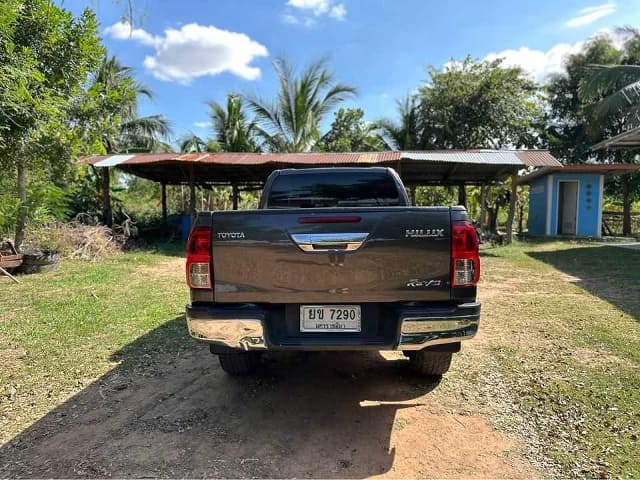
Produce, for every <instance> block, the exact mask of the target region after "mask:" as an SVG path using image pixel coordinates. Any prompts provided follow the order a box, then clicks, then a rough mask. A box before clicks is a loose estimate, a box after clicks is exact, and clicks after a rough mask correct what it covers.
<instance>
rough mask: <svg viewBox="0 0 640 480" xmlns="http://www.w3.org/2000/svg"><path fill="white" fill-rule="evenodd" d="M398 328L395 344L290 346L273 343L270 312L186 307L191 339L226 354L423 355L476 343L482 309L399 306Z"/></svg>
mask: <svg viewBox="0 0 640 480" xmlns="http://www.w3.org/2000/svg"><path fill="white" fill-rule="evenodd" d="M392 311H393V312H394V313H393V316H394V317H395V318H393V319H389V320H390V321H393V322H396V323H397V325H398V328H397V334H396V335H395V336H394V338H393V339H390V338H389V339H386V340H385V339H382V340H380V339H373V340H371V339H359V338H349V337H346V336H341V335H342V334H340V333H338V334H334V335H332V336H331V338H319V337H317V336H313V334H312V335H309V336H307V337H303V336H299V337H296V338H295V339H294V340H292V341H288V342H272V341H270V338H269V321H270V315H271V314H272V313H271V312H270V311H269V310H268V309H265V308H262V307H259V306H256V305H251V304H247V305H229V306H219V304H217V305H215V306H212V305H207V304H195V305H187V308H186V317H187V326H188V328H189V334H190V335H191V336H192V337H194V338H196V339H198V340H202V341H205V342H208V343H210V344H212V345H213V346H215V347H216V348H218V349H219V350H221V351H224V350H421V349H423V348H425V347H430V346H435V345H445V344H452V343H458V342H460V341H462V340H468V339H470V338H473V337H474V336H475V334H476V332H477V331H478V325H479V322H480V303H478V302H473V303H464V304H459V305H446V306H442V305H437V306H428V305H424V304H417V305H407V304H402V305H398V306H394V307H393V309H392Z"/></svg>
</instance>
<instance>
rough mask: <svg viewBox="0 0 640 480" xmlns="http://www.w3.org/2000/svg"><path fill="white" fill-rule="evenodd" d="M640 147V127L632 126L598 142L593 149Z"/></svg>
mask: <svg viewBox="0 0 640 480" xmlns="http://www.w3.org/2000/svg"><path fill="white" fill-rule="evenodd" d="M619 148H620V149H623V148H627V149H634V148H640V127H636V128H632V129H631V130H627V131H626V132H622V133H620V134H619V135H616V136H614V137H611V138H607V139H606V140H603V141H601V142H599V143H596V144H595V145H594V146H593V147H591V149H592V150H605V149H619Z"/></svg>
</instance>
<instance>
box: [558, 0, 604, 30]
mask: <svg viewBox="0 0 640 480" xmlns="http://www.w3.org/2000/svg"><path fill="white" fill-rule="evenodd" d="M615 11H616V4H615V3H603V4H602V5H597V6H594V7H587V8H583V9H582V10H580V11H578V14H577V15H576V16H575V17H573V18H571V19H570V20H568V21H567V23H566V24H565V25H566V26H567V27H570V28H576V27H584V26H585V25H590V24H592V23H593V22H595V21H597V20H600V19H601V18H604V17H607V16H609V15H612V14H613V13H615Z"/></svg>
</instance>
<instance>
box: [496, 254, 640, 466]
mask: <svg viewBox="0 0 640 480" xmlns="http://www.w3.org/2000/svg"><path fill="white" fill-rule="evenodd" d="M484 256H485V262H484V266H485V270H484V271H485V272H486V277H485V278H487V277H488V278H487V281H488V282H489V283H492V284H495V285H496V288H498V289H499V285H500V284H502V285H505V287H508V286H509V282H512V283H513V282H514V281H516V282H519V283H517V285H518V288H517V290H516V291H513V290H508V289H507V288H505V291H506V294H505V297H504V298H497V299H494V300H492V304H490V305H486V306H488V307H489V309H490V310H492V313H493V315H494V316H495V317H497V318H498V319H499V320H500V321H502V322H504V323H503V324H504V325H508V326H509V330H510V331H511V332H513V333H512V334H514V335H520V338H519V340H518V341H511V342H510V341H508V340H501V341H500V342H496V343H495V344H494V345H493V346H492V347H491V350H492V356H493V359H494V360H495V362H496V363H497V365H498V367H499V369H500V371H501V373H502V375H503V376H504V378H505V381H506V382H508V383H510V387H511V389H512V391H513V392H514V396H513V399H514V401H515V402H516V404H517V405H518V409H519V410H520V412H521V413H522V414H523V415H524V417H525V418H527V419H528V421H530V422H532V423H533V424H534V425H535V427H536V430H537V433H538V435H539V436H540V438H541V439H542V440H543V444H544V448H543V449H544V453H545V454H546V455H547V456H549V457H551V458H553V459H554V460H555V461H556V462H557V464H558V465H559V466H560V468H561V469H562V471H563V473H564V474H573V475H575V476H589V477H602V476H605V477H611V476H621V477H631V478H637V477H640V441H639V437H640V368H639V367H640V251H634V250H627V249H622V248H618V247H609V246H607V247H601V246H598V245H595V244H592V243H575V242H574V243H569V242H550V243H533V244H531V243H518V244H515V245H512V246H509V247H506V248H501V249H491V250H486V251H485V252H484ZM485 312H486V310H485Z"/></svg>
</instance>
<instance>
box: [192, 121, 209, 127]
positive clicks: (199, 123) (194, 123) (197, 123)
mask: <svg viewBox="0 0 640 480" xmlns="http://www.w3.org/2000/svg"><path fill="white" fill-rule="evenodd" d="M193 126H194V127H197V128H209V127H210V126H211V122H193Z"/></svg>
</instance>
